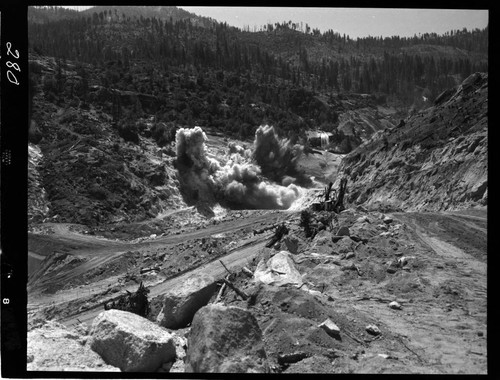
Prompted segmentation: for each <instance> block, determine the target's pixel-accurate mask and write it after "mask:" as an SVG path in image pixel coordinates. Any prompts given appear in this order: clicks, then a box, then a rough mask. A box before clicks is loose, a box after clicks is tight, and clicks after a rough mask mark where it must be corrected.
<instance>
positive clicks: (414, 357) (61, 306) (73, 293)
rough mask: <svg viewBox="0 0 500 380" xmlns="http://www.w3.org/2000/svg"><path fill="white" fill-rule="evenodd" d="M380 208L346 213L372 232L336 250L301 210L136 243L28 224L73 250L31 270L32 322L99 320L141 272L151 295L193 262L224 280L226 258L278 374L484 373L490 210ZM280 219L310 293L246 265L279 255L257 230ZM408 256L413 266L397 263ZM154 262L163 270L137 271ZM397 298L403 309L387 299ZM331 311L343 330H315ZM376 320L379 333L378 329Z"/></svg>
mask: <svg viewBox="0 0 500 380" xmlns="http://www.w3.org/2000/svg"><path fill="white" fill-rule="evenodd" d="M362 216H366V217H367V219H368V221H367V222H361V221H360V220H359V218H360V217H362ZM382 216H383V215H382V214H378V213H367V212H364V211H362V210H353V209H350V210H347V211H345V212H343V213H341V214H340V215H339V216H338V221H337V222H336V224H335V226H336V227H339V226H348V227H349V228H350V229H351V233H356V234H357V235H358V236H359V237H361V238H362V239H365V240H363V241H365V242H364V243H363V241H361V242H358V243H356V244H354V242H352V240H350V239H349V238H344V239H348V240H345V241H344V240H342V241H341V242H338V243H336V244H334V245H333V248H332V245H331V243H330V244H325V241H327V240H328V239H326V240H325V239H323V240H322V239H318V238H317V239H315V240H313V241H308V240H307V239H305V237H304V236H303V232H302V231H301V228H300V227H299V218H300V213H299V212H284V211H280V212H278V211H254V212H250V211H238V212H234V211H231V212H228V214H227V215H226V216H225V217H224V218H222V219H221V220H220V221H218V222H214V223H213V224H211V225H207V226H203V227H202V228H196V227H193V228H191V229H185V230H183V231H181V230H179V234H177V233H176V232H177V231H169V232H170V233H168V234H165V236H159V237H156V238H148V239H143V240H141V239H139V240H138V241H128V242H125V241H116V240H109V239H104V238H101V237H96V236H90V235H87V234H84V233H82V232H78V231H79V230H78V228H75V227H71V226H68V225H57V224H55V225H50V226H48V227H51V228H52V231H53V232H52V233H50V234H45V235H41V234H36V233H33V234H30V237H29V240H30V252H33V254H35V255H40V256H42V257H43V255H47V254H48V253H49V251H50V249H51V247H57V249H58V250H59V251H60V252H63V253H64V252H65V251H66V253H65V255H66V256H65V258H64V260H61V262H60V263H58V265H56V266H52V268H55V269H53V270H52V271H51V272H49V273H47V274H45V275H43V276H41V275H40V273H39V274H38V275H39V276H40V278H39V279H38V280H37V281H33V280H32V282H31V286H30V288H29V305H28V310H29V315H30V318H29V320H30V325H31V327H33V326H36V325H37V324H38V323H39V322H40V321H41V320H42V319H47V318H49V319H51V318H55V319H58V320H60V321H61V322H63V323H64V324H66V325H67V326H74V325H77V324H79V322H84V323H91V321H92V319H93V318H94V317H95V316H96V315H97V314H98V313H99V312H100V311H102V302H103V301H105V300H109V299H112V298H113V297H116V296H117V295H119V294H122V293H124V290H125V289H129V290H135V288H136V287H137V283H138V282H139V281H141V280H142V281H144V282H145V284H146V286H149V287H150V290H151V293H150V297H154V296H156V295H158V294H161V292H162V291H164V290H165V289H168V287H170V286H172V285H173V284H174V283H176V282H179V281H182V280H183V278H185V277H186V276H189V275H191V274H193V272H207V273H210V274H212V275H215V276H216V277H218V278H223V277H224V276H225V275H226V274H227V272H226V271H225V269H224V268H223V267H222V265H221V264H220V262H219V259H221V260H223V262H224V263H225V264H226V266H227V267H228V268H230V270H232V271H234V272H235V273H239V274H237V275H235V281H236V284H237V285H238V286H239V287H240V288H241V289H242V290H244V291H245V292H246V293H247V294H253V295H254V297H253V301H252V302H251V303H249V302H248V301H243V300H241V299H240V298H239V297H238V296H237V295H235V293H234V292H233V291H231V290H227V291H226V293H225V297H224V299H223V302H225V303H226V304H234V305H240V306H243V307H248V308H249V309H250V310H252V311H253V312H254V313H255V315H256V317H257V318H258V321H259V324H260V326H261V329H262V330H263V333H264V339H265V342H266V350H267V353H268V356H269V358H270V360H271V362H272V363H273V371H275V372H321V373H486V371H487V366H486V363H487V351H486V341H487V325H486V316H487V300H486V268H487V257H486V256H487V251H486V227H487V219H486V210H472V211H470V212H469V213H467V212H464V211H462V212H460V213H398V214H394V215H392V218H393V219H394V220H393V221H392V223H389V224H386V223H384V222H383V220H382V219H380V218H381V217H382ZM281 221H285V222H286V223H288V226H289V227H290V229H291V232H290V234H294V235H296V236H299V237H302V238H303V239H304V246H303V247H304V248H303V252H299V254H298V255H294V256H293V257H294V261H295V264H296V267H297V269H298V270H299V271H300V273H301V274H302V275H303V278H304V281H305V282H306V284H307V287H308V288H309V289H310V290H312V291H313V292H312V293H311V292H308V291H307V290H305V288H301V289H295V288H286V287H285V288H283V287H282V288H278V287H272V286H262V287H258V286H257V285H256V284H254V282H253V281H252V280H251V279H250V278H248V277H247V276H245V275H244V274H243V273H242V272H238V268H241V267H243V266H247V267H249V268H251V269H253V268H255V266H256V263H257V260H252V259H253V258H254V257H257V258H260V257H263V256H265V255H269V254H270V250H269V249H266V248H264V245H265V243H266V242H267V241H268V240H269V238H270V236H271V233H272V232H266V233H263V234H258V235H254V234H253V230H254V229H259V228H263V227H265V226H271V225H273V224H275V223H276V222H281ZM325 233H326V234H330V235H331V232H329V231H326V232H325ZM235 242H237V243H235ZM346 242H347V243H346ZM42 243H43V244H42ZM217 247H219V248H220V250H219V251H215V250H216V248H217ZM211 249H212V250H214V253H213V254H211V253H209V251H210V250H211ZM271 252H272V251H271ZM351 252H353V253H354V254H350V253H351ZM63 256H64V255H63ZM402 257H404V258H406V260H405V261H406V264H405V265H404V266H400V267H397V268H396V269H395V271H394V272H392V271H391V273H390V272H388V270H387V269H388V266H389V263H390V262H391V261H393V260H398V259H401V258H402ZM75 258H77V259H75ZM352 264H354V265H355V266H352ZM155 265H156V266H159V268H160V269H159V270H157V271H152V272H147V273H142V274H141V273H140V269H141V268H144V267H151V266H155ZM356 266H357V268H358V269H359V271H358V270H356ZM49 269H50V268H49ZM34 275H35V276H36V272H35V273H34ZM35 276H34V277H35ZM34 277H33V278H34ZM314 291H316V292H314ZM391 301H397V302H399V304H400V305H401V310H394V309H391V308H389V306H388V304H389V302H391ZM327 318H330V319H331V320H332V321H334V322H335V323H336V324H337V326H339V328H340V330H341V335H340V339H334V338H332V337H330V336H329V335H327V334H326V333H325V332H324V331H323V330H321V329H319V328H318V325H319V323H321V322H323V321H324V320H325V319H327ZM370 324H373V325H376V326H377V327H378V328H379V329H380V331H381V334H380V335H378V336H372V335H370V334H369V333H368V332H367V331H366V329H365V328H366V326H367V325H370Z"/></svg>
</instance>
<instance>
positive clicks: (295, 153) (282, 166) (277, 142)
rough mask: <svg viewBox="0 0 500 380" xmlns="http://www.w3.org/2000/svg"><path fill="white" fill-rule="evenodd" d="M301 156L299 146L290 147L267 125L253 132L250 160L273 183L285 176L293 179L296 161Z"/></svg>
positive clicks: (295, 172)
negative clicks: (251, 159) (253, 138)
mask: <svg viewBox="0 0 500 380" xmlns="http://www.w3.org/2000/svg"><path fill="white" fill-rule="evenodd" d="M301 155H302V148H301V147H300V145H292V144H290V142H289V140H287V139H280V138H279V137H278V135H277V134H276V131H275V130H274V127H272V126H269V125H261V126H260V127H259V128H257V131H256V132H255V140H254V149H253V154H252V158H253V160H254V161H255V162H256V163H257V164H258V165H259V166H260V167H261V169H262V173H263V174H264V175H265V176H267V177H269V178H271V179H272V180H274V181H282V180H283V178H285V177H286V176H289V177H290V176H292V177H295V176H296V175H297V174H298V173H297V170H296V165H297V161H298V159H299V158H300V156H301Z"/></svg>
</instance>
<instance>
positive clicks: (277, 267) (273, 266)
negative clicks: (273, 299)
mask: <svg viewBox="0 0 500 380" xmlns="http://www.w3.org/2000/svg"><path fill="white" fill-rule="evenodd" d="M254 281H256V282H262V283H264V284H268V285H271V284H273V285H276V286H283V285H288V284H292V285H298V286H300V285H302V276H301V274H300V272H299V271H298V270H297V269H296V268H295V264H294V262H293V260H292V258H291V257H290V254H289V253H288V252H286V251H280V252H278V253H277V254H276V255H274V256H273V257H271V258H270V259H269V260H267V262H266V261H265V260H261V261H260V262H259V264H257V268H256V269H255V272H254Z"/></svg>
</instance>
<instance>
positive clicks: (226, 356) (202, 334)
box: [186, 304, 269, 373]
mask: <svg viewBox="0 0 500 380" xmlns="http://www.w3.org/2000/svg"><path fill="white" fill-rule="evenodd" d="M186 372H219V373H235V372H240V373H266V372H269V366H268V363H267V355H266V352H265V349H264V342H263V341H262V331H261V330H260V328H259V325H258V324H257V320H256V319H255V317H254V316H253V315H252V314H251V313H250V312H249V311H248V310H245V309H241V308H239V307H232V306H230V307H228V306H223V305H219V304H211V305H208V306H205V307H203V308H201V309H200V310H199V311H198V312H197V313H196V315H195V317H194V319H193V323H192V325H191V330H190V332H189V336H188V349H187V353H186Z"/></svg>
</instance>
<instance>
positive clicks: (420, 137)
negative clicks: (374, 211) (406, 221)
mask: <svg viewBox="0 0 500 380" xmlns="http://www.w3.org/2000/svg"><path fill="white" fill-rule="evenodd" d="M487 151H488V74H485V73H475V74H473V75H471V76H470V77H468V78H467V79H466V80H465V81H464V82H463V83H462V84H461V85H460V86H458V87H457V88H454V89H450V90H447V91H445V92H443V93H442V94H441V95H440V96H438V97H437V99H436V101H435V103H434V106H432V107H429V108H427V109H425V110H422V111H420V112H418V113H415V114H413V115H411V116H409V117H408V118H407V119H406V120H405V121H404V122H402V123H400V124H399V126H398V127H397V128H394V129H390V130H386V131H381V132H378V133H376V134H375V135H374V136H373V137H372V138H371V139H370V140H369V141H367V142H366V143H364V144H363V145H361V146H360V147H358V148H357V149H356V150H354V151H353V152H351V154H349V155H348V156H346V157H345V159H344V161H343V163H342V166H341V168H340V170H341V172H343V173H344V174H345V175H347V176H348V177H349V179H350V181H349V182H350V185H349V186H348V187H349V195H348V200H349V201H350V202H355V203H357V204H364V205H366V206H369V207H373V208H376V207H380V206H382V207H386V208H389V209H400V210H405V211H411V210H456V209H462V208H466V207H470V206H485V205H486V204H487V198H488V157H487Z"/></svg>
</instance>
